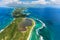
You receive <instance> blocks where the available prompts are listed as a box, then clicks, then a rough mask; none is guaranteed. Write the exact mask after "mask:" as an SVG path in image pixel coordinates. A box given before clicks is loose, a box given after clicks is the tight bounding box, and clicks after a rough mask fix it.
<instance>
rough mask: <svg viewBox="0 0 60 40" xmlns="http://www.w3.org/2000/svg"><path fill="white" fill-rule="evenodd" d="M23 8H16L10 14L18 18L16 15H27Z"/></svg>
mask: <svg viewBox="0 0 60 40" xmlns="http://www.w3.org/2000/svg"><path fill="white" fill-rule="evenodd" d="M24 10H25V9H23V8H16V9H15V11H14V12H13V14H12V16H13V17H14V18H18V17H26V16H27V15H26V14H24V12H23V11H24Z"/></svg>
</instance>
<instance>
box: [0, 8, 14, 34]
mask: <svg viewBox="0 0 60 40" xmlns="http://www.w3.org/2000/svg"><path fill="white" fill-rule="evenodd" d="M14 10H15V8H14ZM14 10H12V13H13V12H14ZM12 13H11V14H12ZM14 20H15V18H13V20H12V21H14ZM12 21H11V22H10V24H12ZM10 24H8V25H6V27H5V28H3V29H2V30H0V33H1V32H2V31H4V29H6V28H7V27H8V26H9V25H10Z"/></svg>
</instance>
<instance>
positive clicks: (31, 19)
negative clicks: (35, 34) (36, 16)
mask: <svg viewBox="0 0 60 40" xmlns="http://www.w3.org/2000/svg"><path fill="white" fill-rule="evenodd" d="M31 20H32V21H33V23H34V25H33V26H32V28H31V30H30V33H29V35H28V38H27V40H29V39H30V35H31V32H32V30H33V28H34V27H35V21H34V20H33V19H31Z"/></svg>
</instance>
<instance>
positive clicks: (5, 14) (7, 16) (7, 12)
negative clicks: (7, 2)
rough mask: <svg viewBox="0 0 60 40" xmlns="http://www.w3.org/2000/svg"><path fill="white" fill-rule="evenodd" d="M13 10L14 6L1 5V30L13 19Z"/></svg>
mask: <svg viewBox="0 0 60 40" xmlns="http://www.w3.org/2000/svg"><path fill="white" fill-rule="evenodd" d="M12 11H13V9H12V8H5V7H0V30H2V29H4V28H6V27H7V26H8V25H9V24H10V23H11V21H12V20H13V17H12V15H11V13H12Z"/></svg>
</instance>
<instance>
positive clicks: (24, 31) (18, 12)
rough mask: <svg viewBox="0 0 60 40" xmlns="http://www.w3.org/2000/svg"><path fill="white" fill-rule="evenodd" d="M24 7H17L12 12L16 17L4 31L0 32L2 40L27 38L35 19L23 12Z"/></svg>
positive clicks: (24, 39)
mask: <svg viewBox="0 0 60 40" xmlns="http://www.w3.org/2000/svg"><path fill="white" fill-rule="evenodd" d="M23 10H24V9H23V8H15V9H14V11H13V13H12V14H11V15H12V16H13V17H14V20H13V22H11V23H10V25H8V26H7V27H6V28H5V29H3V31H2V32H0V40H27V39H28V37H29V34H30V32H31V30H32V29H33V27H34V26H35V21H34V20H33V19H32V18H26V16H27V15H26V14H24V13H23Z"/></svg>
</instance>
